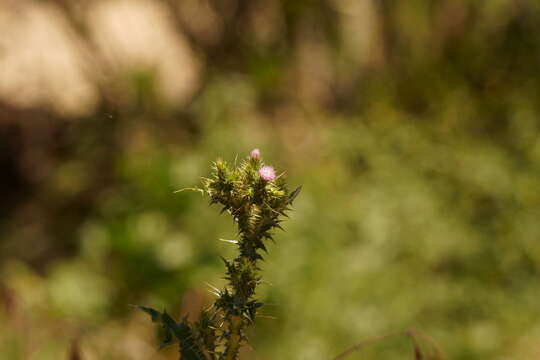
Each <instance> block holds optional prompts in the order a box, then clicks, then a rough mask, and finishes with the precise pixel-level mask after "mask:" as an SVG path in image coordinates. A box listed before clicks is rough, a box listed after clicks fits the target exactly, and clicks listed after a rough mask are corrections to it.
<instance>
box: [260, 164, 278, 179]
mask: <svg viewBox="0 0 540 360" xmlns="http://www.w3.org/2000/svg"><path fill="white" fill-rule="evenodd" d="M259 175H260V177H261V179H263V180H265V181H272V180H274V179H275V178H276V172H275V170H274V168H273V167H271V166H267V165H265V166H263V167H261V168H260V169H259Z"/></svg>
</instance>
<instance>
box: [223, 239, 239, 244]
mask: <svg viewBox="0 0 540 360" xmlns="http://www.w3.org/2000/svg"><path fill="white" fill-rule="evenodd" d="M219 241H224V242H228V243H231V244H238V240H227V239H219Z"/></svg>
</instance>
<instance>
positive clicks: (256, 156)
mask: <svg viewBox="0 0 540 360" xmlns="http://www.w3.org/2000/svg"><path fill="white" fill-rule="evenodd" d="M249 157H250V158H252V159H260V158H261V152H260V151H259V149H253V150H251V152H250V153H249Z"/></svg>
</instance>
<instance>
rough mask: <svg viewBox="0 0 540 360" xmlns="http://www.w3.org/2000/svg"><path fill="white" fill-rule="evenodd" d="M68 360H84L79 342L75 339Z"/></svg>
mask: <svg viewBox="0 0 540 360" xmlns="http://www.w3.org/2000/svg"><path fill="white" fill-rule="evenodd" d="M68 360H82V355H81V350H80V347H79V340H78V339H74V340H73V341H72V342H71V346H70V349H69V354H68Z"/></svg>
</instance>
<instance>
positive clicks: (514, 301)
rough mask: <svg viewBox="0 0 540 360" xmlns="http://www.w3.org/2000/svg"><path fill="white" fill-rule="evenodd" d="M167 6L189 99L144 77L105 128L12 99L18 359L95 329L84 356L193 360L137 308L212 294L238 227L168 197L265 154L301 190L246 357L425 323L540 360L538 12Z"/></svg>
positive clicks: (300, 351) (104, 107) (319, 353)
mask: <svg viewBox="0 0 540 360" xmlns="http://www.w3.org/2000/svg"><path fill="white" fill-rule="evenodd" d="M155 2H156V3H159V4H161V6H163V7H164V8H165V9H167V11H168V12H169V13H170V14H171V15H172V16H174V21H175V24H176V25H177V27H176V31H178V32H181V33H182V34H184V36H185V37H186V38H187V39H188V41H189V44H190V46H191V47H192V48H193V49H194V51H195V52H196V53H197V55H198V57H199V61H200V63H201V64H200V66H201V69H203V70H202V80H201V84H200V85H199V88H198V89H197V91H196V92H195V93H194V94H193V95H192V97H191V98H190V99H189V101H187V102H185V103H183V104H172V105H171V104H170V103H167V102H165V101H164V100H163V99H162V96H161V94H160V93H159V91H158V90H157V89H158V88H159V87H158V86H157V85H159V84H158V83H157V82H158V77H157V76H156V74H155V73H153V70H152V69H151V68H137V69H127V68H126V69H125V70H126V71H125V74H123V75H122V76H121V77H118V78H112V79H108V80H107V83H106V84H101V87H100V98H99V104H98V107H97V108H96V110H95V111H94V112H93V113H92V114H91V115H88V116H84V117H69V116H65V115H62V114H58V113H55V112H54V111H52V110H50V109H48V108H46V107H45V106H35V107H33V108H21V107H15V106H12V105H9V104H3V105H2V107H1V110H0V139H1V141H0V147H1V150H2V151H1V152H0V164H1V166H2V172H3V175H4V176H2V178H3V186H2V187H1V191H2V199H3V201H2V204H1V205H0V213H1V214H2V216H1V217H0V232H1V241H0V260H1V264H0V274H1V275H2V276H1V278H0V284H1V288H2V297H1V298H2V302H3V304H4V305H5V306H3V308H2V311H1V312H0V321H1V324H2V325H0V353H1V354H7V355H6V356H7V358H9V359H26V358H35V359H44V360H47V359H58V358H61V357H62V356H64V354H66V353H67V348H68V344H69V342H70V341H71V339H73V338H74V337H80V338H81V341H80V347H81V351H82V352H83V355H84V356H85V357H86V358H88V359H109V358H110V359H150V358H152V359H161V358H163V359H168V358H174V356H175V354H174V353H171V354H169V353H167V352H160V353H156V352H155V347H154V345H155V343H156V341H152V336H151V335H152V334H153V329H152V328H151V327H150V326H148V324H147V322H146V321H145V319H144V318H143V317H142V316H140V315H139V314H135V310H133V309H132V308H130V307H128V306H127V305H128V304H152V305H153V306H162V307H163V308H165V307H166V308H167V309H168V310H170V311H171V312H172V313H173V314H174V315H175V316H176V315H180V314H192V315H194V314H196V313H198V310H199V309H200V307H201V306H202V305H203V304H208V303H210V302H211V300H212V299H211V295H210V294H208V293H207V287H206V285H205V282H208V283H211V284H213V285H216V286H218V287H219V285H221V284H223V280H222V279H220V277H221V276H222V273H221V270H222V268H221V265H222V264H221V263H220V259H219V256H220V255H222V254H226V255H228V256H230V255H231V252H228V251H230V250H228V247H227V245H226V244H223V243H220V242H219V241H217V239H218V238H232V236H234V233H233V231H234V230H233V227H232V225H231V223H230V222H229V221H228V219H227V218H226V217H219V216H217V215H216V214H214V211H213V209H209V208H208V207H207V205H206V204H205V203H204V201H200V199H199V198H197V196H198V195H197V194H186V193H181V194H180V195H179V194H173V191H174V190H176V189H178V188H182V187H189V186H193V185H195V184H197V183H198V182H199V177H200V176H202V175H204V174H205V173H206V165H207V164H208V163H209V162H210V161H212V160H214V159H215V158H216V157H218V156H223V157H225V158H226V159H227V160H229V161H230V162H233V161H234V157H235V155H236V154H238V155H240V156H243V155H244V154H246V153H247V152H248V151H249V150H251V149H252V148H254V147H259V148H261V150H262V151H263V153H264V154H265V157H266V159H268V160H269V162H271V163H274V164H276V165H279V168H280V169H286V171H287V174H288V178H289V182H290V183H291V184H293V185H294V184H303V191H302V196H301V197H299V198H298V200H297V202H296V203H295V212H294V215H293V216H292V217H291V219H290V221H289V222H288V223H287V227H286V230H287V234H286V235H285V236H283V235H278V236H276V242H277V245H276V246H270V247H269V251H270V254H271V256H269V257H268V261H267V262H266V263H265V265H264V267H263V271H264V273H265V277H266V279H267V280H268V281H269V282H271V283H272V285H269V286H267V287H266V288H265V289H263V291H264V294H263V297H264V299H263V301H264V302H265V303H271V304H275V306H269V307H268V308H267V310H266V311H267V312H268V315H271V316H274V317H276V318H277V319H274V320H271V319H268V320H264V321H261V322H259V323H258V324H257V326H256V329H255V331H254V333H253V338H254V345H253V347H254V349H253V350H249V349H248V350H247V351H246V353H245V354H244V357H245V358H257V359H329V358H331V357H332V356H333V355H336V354H337V353H339V352H340V351H342V350H343V349H345V348H346V347H348V346H350V345H353V344H354V343H355V342H358V341H360V340H362V339H365V338H368V337H372V336H377V335H381V334H384V333H386V332H391V331H397V330H401V329H406V328H410V327H413V328H417V329H419V330H421V331H422V332H423V333H425V334H428V335H429V336H431V337H432V338H433V339H435V341H436V342H437V343H438V344H439V346H440V347H441V348H442V349H444V350H445V352H446V353H447V356H448V358H449V359H457V360H468V359H478V358H482V359H507V358H513V359H514V358H515V359H518V358H535V357H537V356H538V354H539V353H540V345H539V342H538V338H539V337H540V323H539V321H538V319H539V318H540V316H539V315H540V308H539V307H538V298H539V295H540V280H539V279H540V278H539V269H540V245H539V237H540V223H539V221H538V219H539V218H540V136H539V135H540V132H539V126H540V121H539V115H540V98H539V91H540V77H539V76H538V75H539V67H540V31H539V30H540V6H539V5H537V3H536V2H534V1H511V0H499V1H489V2H482V1H472V0H440V1H431V0H412V1H401V2H396V1H367V0H366V1H358V2H355V1H346V0H342V1H319V2H314V1H278V0H266V1H263V2H253V1H240V0H230V1H224V2H222V1H212V0H208V1H204V2H202V3H204V6H202V5H201V9H203V10H204V9H211V10H209V11H207V12H206V13H205V12H204V11H203V10H201V9H199V10H200V11H201V12H199V14H206V15H205V16H207V18H208V19H214V20H212V21H210V20H209V21H210V22H209V24H210V25H208V26H207V28H205V27H204V26H202V25H201V26H196V24H194V22H193V19H191V18H190V17H189V16H186V15H185V14H186V13H188V12H187V10H186V8H185V7H186V6H187V5H186V4H191V5H192V6H198V5H193V3H194V2H193V1H186V2H180V1H178V2H177V1H165V0H164V1H155ZM55 3H56V2H55ZM57 3H58V4H59V5H55V6H58V8H59V9H61V11H63V13H64V14H65V16H66V18H67V19H68V20H69V22H70V24H71V26H73V28H74V29H76V30H77V32H76V33H77V36H79V37H80V38H81V41H85V34H86V31H85V27H84V26H83V25H84V24H81V21H80V9H79V8H77V7H74V6H73V5H72V4H70V3H69V2H62V1H59V2H57ZM209 14H210V15H209ZM201 16H203V15H201ZM203 18H204V16H203ZM201 24H205V23H204V22H201ZM126 31H128V30H127V29H126ZM212 31H214V32H212ZM111 84H112V85H111ZM114 84H120V85H118V87H119V88H120V89H122V90H125V89H129V94H131V95H130V96H127V97H126V98H120V97H118V94H117V93H115V92H114ZM111 89H112V90H111ZM404 354H406V355H404ZM360 355H362V356H365V357H366V358H373V359H400V358H404V356H411V353H410V344H409V343H408V342H406V341H405V340H404V341H401V340H389V341H387V342H384V343H381V344H378V345H377V346H375V347H372V348H369V349H366V350H365V351H364V352H363V353H362V354H360ZM360 355H358V356H360ZM353 358H354V355H351V359H353ZM358 358H359V357H358Z"/></svg>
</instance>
